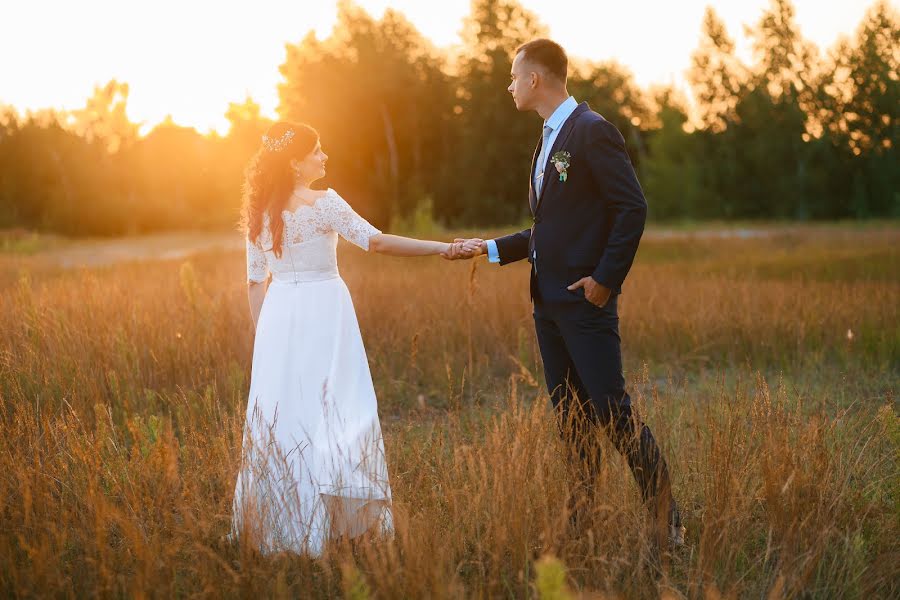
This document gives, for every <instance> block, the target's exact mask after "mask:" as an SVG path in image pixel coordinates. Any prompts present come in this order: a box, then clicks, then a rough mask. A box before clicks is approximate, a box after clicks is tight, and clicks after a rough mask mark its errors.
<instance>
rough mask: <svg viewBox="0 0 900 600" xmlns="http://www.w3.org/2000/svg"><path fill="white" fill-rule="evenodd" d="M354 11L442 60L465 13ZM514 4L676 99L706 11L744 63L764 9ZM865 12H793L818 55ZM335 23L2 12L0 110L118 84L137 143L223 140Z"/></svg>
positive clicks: (306, 17) (55, 6)
mask: <svg viewBox="0 0 900 600" xmlns="http://www.w3.org/2000/svg"><path fill="white" fill-rule="evenodd" d="M358 4H359V5H361V6H363V7H364V8H366V9H367V10H368V11H369V12H371V13H372V14H373V15H374V16H376V17H380V16H381V14H382V13H383V11H384V10H385V9H386V8H389V7H391V8H395V9H397V10H399V11H401V12H403V13H404V14H405V15H406V16H407V17H408V18H409V20H410V21H411V22H412V23H413V24H414V25H415V26H416V27H417V28H418V29H419V30H420V31H421V32H422V33H423V34H424V35H426V36H427V37H428V38H430V39H431V40H432V41H433V42H434V43H435V44H436V45H437V46H439V47H447V46H451V45H453V44H456V43H458V42H459V36H458V32H459V30H460V29H461V27H462V20H463V18H464V17H465V15H466V14H467V13H468V10H469V4H470V3H469V1H468V0H444V1H443V2H441V3H432V2H427V3H426V2H417V1H414V0H360V1H359V2H358ZM522 4H523V5H524V6H525V7H526V8H528V9H529V10H531V11H533V12H534V13H535V14H537V16H538V17H539V18H540V20H541V22H542V23H544V24H545V25H546V26H547V27H548V28H549V31H550V34H551V36H552V37H553V38H555V39H556V40H557V41H559V42H560V43H561V44H562V45H563V46H565V47H566V48H567V49H568V51H569V53H570V54H571V55H572V56H575V57H580V58H586V59H592V60H608V59H615V60H617V61H619V62H620V63H622V64H624V65H625V66H627V67H628V68H630V69H631V70H632V71H633V72H634V74H635V79H636V81H637V83H638V84H640V85H642V86H646V85H649V84H653V83H675V84H676V85H678V86H679V87H682V88H684V87H685V85H684V70H685V69H686V68H687V67H688V66H689V61H690V53H691V51H692V50H693V49H694V48H695V47H696V45H697V40H698V36H699V32H700V24H701V19H702V16H703V11H704V7H705V6H706V5H707V4H712V5H713V6H714V7H715V9H716V10H717V12H718V13H719V14H720V16H721V17H722V19H723V20H724V22H725V24H726V26H727V27H728V31H729V33H730V35H731V36H732V37H733V38H735V39H736V40H737V43H738V44H737V45H738V53H739V55H742V56H744V57H748V56H749V55H750V48H749V43H748V42H747V39H746V37H745V36H744V35H743V26H744V25H745V24H746V25H750V24H755V22H756V20H757V19H758V18H759V15H760V14H761V11H762V10H763V8H764V7H765V6H767V4H768V2H767V0H731V1H727V2H713V3H710V2H708V0H686V1H683V2H678V3H672V2H663V1H661V0H638V1H635V2H630V3H613V2H600V1H592V2H555V1H553V0H524V1H523V2H522ZM871 4H872V2H870V1H859V2H848V1H846V0H827V1H817V0H797V1H796V2H794V5H795V7H796V18H797V22H798V24H799V26H800V28H801V31H802V33H803V34H804V35H805V36H806V37H807V38H808V39H810V40H811V41H813V42H815V43H816V44H817V45H818V46H819V48H820V49H823V50H824V49H827V48H829V47H831V46H832V45H833V44H834V42H835V41H836V40H837V39H838V37H839V36H840V35H846V34H850V33H852V32H853V30H854V28H855V27H856V26H857V25H858V23H859V22H860V19H861V18H862V15H863V14H864V12H865V10H866V8H867V7H868V6H869V5H871ZM894 4H896V2H894ZM336 11H337V9H336V2H334V1H321V2H280V1H272V0H263V1H260V2H257V3H254V5H253V6H252V7H251V6H250V5H246V4H236V3H222V2H201V1H196V2H176V1H173V0H162V1H160V2H156V3H153V4H148V3H137V2H111V1H106V0H85V1H84V2H79V3H72V2H52V1H47V0H28V1H19V2H12V3H8V4H7V5H6V6H5V7H4V12H5V15H4V16H5V17H6V22H7V23H14V22H15V23H18V24H19V25H18V26H16V27H14V28H12V29H10V30H8V31H4V32H3V35H2V36H0V55H2V56H16V57H22V58H24V59H23V60H14V61H13V60H4V61H2V62H0V82H2V87H0V103H6V104H12V105H13V106H15V107H16V108H17V109H19V110H21V111H24V110H28V109H38V108H47V107H60V108H67V109H73V108H77V107H79V106H82V105H83V103H84V99H85V98H87V97H88V96H89V95H90V94H91V90H92V88H93V86H94V85H99V84H103V83H105V82H106V81H108V80H110V79H113V78H115V79H118V80H119V81H124V82H127V83H128V84H129V85H130V87H131V95H130V97H129V101H128V113H129V117H130V118H131V119H132V120H134V121H137V122H141V123H142V124H143V126H142V131H144V132H146V131H147V130H148V129H149V128H150V127H151V126H152V125H154V124H156V123H158V122H159V121H161V120H163V119H164V118H165V117H166V115H171V116H172V117H173V119H174V121H175V122H176V123H179V124H183V125H190V126H194V127H197V128H198V129H199V130H201V131H206V130H209V129H213V128H214V129H217V130H219V131H221V132H224V130H225V128H226V127H227V122H226V121H225V118H224V112H225V110H226V108H227V106H228V103H229V102H238V101H242V100H243V99H244V98H245V97H246V96H247V95H248V94H249V95H250V96H252V97H253V98H254V99H256V100H257V101H258V102H259V103H260V104H261V106H262V109H263V113H264V114H267V115H274V110H275V107H276V105H277V102H278V99H277V90H276V85H277V83H278V81H279V80H280V75H279V73H278V65H279V64H281V63H282V62H283V61H284V57H285V51H284V44H285V43H296V42H297V41H299V40H300V39H301V38H302V37H303V36H304V35H305V34H306V32H308V31H309V30H313V31H315V33H316V35H317V36H318V37H319V38H323V37H326V36H327V35H328V34H329V32H330V30H331V28H332V26H333V24H334V21H335V16H336ZM610 23H613V24H615V25H614V26H612V27H610V26H608V25H609V24H610ZM598 28H599V30H600V31H602V35H598V34H597V31H598Z"/></svg>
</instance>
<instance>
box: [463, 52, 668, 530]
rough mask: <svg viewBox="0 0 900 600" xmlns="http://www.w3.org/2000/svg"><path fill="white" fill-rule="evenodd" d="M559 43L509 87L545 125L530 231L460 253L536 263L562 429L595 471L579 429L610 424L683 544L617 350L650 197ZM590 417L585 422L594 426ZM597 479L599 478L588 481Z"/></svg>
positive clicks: (594, 449)
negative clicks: (572, 77)
mask: <svg viewBox="0 0 900 600" xmlns="http://www.w3.org/2000/svg"><path fill="white" fill-rule="evenodd" d="M567 68H568V59H567V57H566V53H565V51H564V50H563V48H562V47H561V46H559V45H558V44H556V43H555V42H552V41H550V40H547V39H537V40H534V41H531V42H528V43H527V44H524V45H522V46H520V47H519V48H518V49H517V50H516V56H515V59H514V60H513V64H512V72H511V75H512V82H511V83H510V85H509V88H508V90H507V91H509V92H510V93H511V94H512V97H513V100H514V101H515V103H516V108H517V109H518V110H520V111H527V110H533V111H535V112H537V113H538V114H539V115H541V117H543V119H544V127H543V132H542V136H541V139H540V140H539V141H538V144H537V147H536V148H535V151H534V158H533V159H532V165H531V178H530V180H529V193H528V199H529V204H530V207H531V213H532V215H533V219H532V220H533V224H532V226H531V227H530V228H529V229H525V230H524V231H520V232H518V233H514V234H512V235H507V236H504V237H500V238H497V239H495V240H486V241H485V240H480V239H472V240H457V243H456V244H455V245H454V246H453V248H452V250H451V254H450V255H449V257H451V258H471V257H473V256H477V255H480V254H487V255H488V259H489V260H490V262H496V263H499V264H500V265H505V264H507V263H511V262H514V261H517V260H521V259H523V258H525V259H527V260H528V262H530V263H531V275H530V289H531V298H532V301H533V305H534V323H535V328H536V330H537V339H538V344H539V346H540V350H541V357H542V359H543V363H544V374H545V377H546V380H547V387H548V388H549V391H550V398H551V401H552V403H553V406H554V408H555V409H557V410H558V411H559V413H560V414H561V416H562V420H561V425H562V426H561V431H562V432H563V433H564V435H565V436H566V437H567V438H568V439H569V441H571V442H572V443H574V444H575V445H576V447H577V448H578V450H579V452H580V454H581V457H582V459H583V461H584V462H585V463H586V464H588V465H589V466H590V467H591V471H592V472H593V471H594V470H595V468H596V464H597V462H598V459H599V447H598V446H596V444H588V443H586V439H587V438H588V437H589V433H588V435H585V434H584V432H582V428H581V426H579V425H574V424H575V423H581V424H583V423H587V425H588V427H596V426H600V427H603V428H604V429H606V431H607V433H608V435H609V436H610V438H611V439H612V441H613V443H614V444H615V446H616V448H617V449H618V450H619V452H621V453H622V454H624V455H625V457H626V459H627V461H628V465H629V467H630V468H631V470H632V472H633V474H634V477H635V479H636V480H637V483H638V485H639V486H640V489H641V495H642V497H643V499H644V501H645V502H646V503H647V504H648V506H649V508H650V510H651V514H652V515H653V517H654V519H655V525H656V531H657V535H658V536H659V537H658V541H659V542H663V541H664V540H665V537H666V536H668V537H669V541H670V542H671V543H672V544H674V545H682V544H683V543H684V528H683V527H682V525H681V517H680V514H679V511H678V507H677V504H676V503H675V501H674V499H673V498H672V491H671V483H670V479H669V472H668V469H667V467H666V463H665V460H664V459H663V457H662V455H661V454H660V451H659V448H658V447H657V445H656V441H655V440H654V439H653V434H652V433H651V432H650V429H649V428H648V427H647V426H646V425H644V424H643V423H642V422H641V421H640V420H639V419H638V418H637V416H636V414H635V412H634V411H633V410H632V406H631V398H630V397H629V395H628V393H627V392H626V391H625V380H624V378H623V376H622V355H621V352H620V349H619V328H618V322H619V316H618V311H617V303H618V296H619V294H620V293H621V291H622V281H623V280H624V279H625V276H626V275H627V274H628V271H629V269H630V268H631V263H632V261H633V260H634V255H635V252H636V251H637V248H638V242H639V241H640V239H641V234H642V233H643V231H644V220H645V218H646V214H647V202H646V201H645V200H644V195H643V192H642V191H641V187H640V184H639V183H638V181H637V177H636V176H635V173H634V169H633V167H632V165H631V161H630V159H629V157H628V154H627V153H626V151H625V142H624V140H623V138H622V135H621V134H620V133H619V131H618V129H616V127H615V126H614V125H612V124H611V123H610V122H609V121H607V120H606V119H604V118H603V117H602V116H600V115H599V114H597V113H596V112H594V111H592V110H591V109H590V107H589V106H588V105H587V103H586V102H582V103H581V104H578V103H577V102H576V101H575V99H574V98H573V97H572V96H570V95H569V93H568V91H567V89H566V72H567ZM585 419H586V420H585ZM593 476H595V474H594V473H592V475H591V478H590V479H592V478H593Z"/></svg>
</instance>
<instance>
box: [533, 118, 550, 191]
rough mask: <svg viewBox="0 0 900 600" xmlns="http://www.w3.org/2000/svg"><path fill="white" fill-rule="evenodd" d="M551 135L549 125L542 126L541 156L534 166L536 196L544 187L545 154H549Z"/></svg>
mask: <svg viewBox="0 0 900 600" xmlns="http://www.w3.org/2000/svg"><path fill="white" fill-rule="evenodd" d="M551 133H553V128H552V127H550V126H549V125H544V133H543V136H544V137H543V138H542V140H541V155H540V156H539V157H538V163H537V164H536V165H535V166H534V189H535V191H536V192H537V195H538V196H540V195H541V188H542V187H543V186H544V177H543V173H544V167H545V166H547V154H548V153H549V152H550V148H549V147H548V146H549V145H550V144H549V142H550V134H551Z"/></svg>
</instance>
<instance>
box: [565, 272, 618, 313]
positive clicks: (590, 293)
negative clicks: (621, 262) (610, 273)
mask: <svg viewBox="0 0 900 600" xmlns="http://www.w3.org/2000/svg"><path fill="white" fill-rule="evenodd" d="M578 288H584V297H585V298H586V299H587V301H588V302H590V303H591V304H593V305H595V306H598V307H600V308H603V307H604V306H606V303H607V302H608V301H609V296H610V293H611V292H612V290H610V289H609V288H608V287H606V286H604V285H601V284H599V283H597V281H596V280H595V279H594V278H593V277H590V276H588V277H582V278H581V279H579V280H578V281H576V282H575V283H573V284H572V285H570V286H569V287H568V289H570V290H573V291H574V290H577V289H578Z"/></svg>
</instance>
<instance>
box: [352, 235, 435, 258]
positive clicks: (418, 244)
mask: <svg viewBox="0 0 900 600" xmlns="http://www.w3.org/2000/svg"><path fill="white" fill-rule="evenodd" d="M451 245H452V244H449V243H447V242H433V241H431V240H417V239H415V238H408V237H403V236H400V235H391V234H389V233H378V234H375V235H373V236H371V237H370V238H369V250H371V251H373V252H378V253H379V254H388V255H390V256H428V255H431V254H440V255H447V254H449V252H450V247H451Z"/></svg>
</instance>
